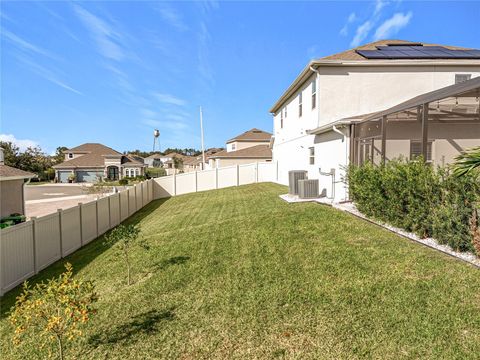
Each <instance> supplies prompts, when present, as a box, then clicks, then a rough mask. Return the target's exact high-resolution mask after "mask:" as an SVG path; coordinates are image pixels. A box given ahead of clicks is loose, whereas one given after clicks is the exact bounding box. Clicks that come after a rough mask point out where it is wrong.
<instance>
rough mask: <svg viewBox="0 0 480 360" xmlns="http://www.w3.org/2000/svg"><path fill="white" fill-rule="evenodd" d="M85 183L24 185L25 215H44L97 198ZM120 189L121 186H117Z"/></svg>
mask: <svg viewBox="0 0 480 360" xmlns="http://www.w3.org/2000/svg"><path fill="white" fill-rule="evenodd" d="M85 186H86V184H47V185H26V186H25V215H26V216H27V217H28V218H31V217H32V216H37V217H38V216H44V215H48V214H51V213H53V212H55V211H57V209H68V208H70V207H73V206H76V205H78V203H80V202H81V203H86V202H89V201H93V200H95V199H96V198H97V196H98V195H97V194H89V193H88V192H87V191H86V189H85ZM117 188H118V190H119V191H120V190H121V189H123V187H117Z"/></svg>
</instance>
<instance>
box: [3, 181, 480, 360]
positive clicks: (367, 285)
mask: <svg viewBox="0 0 480 360" xmlns="http://www.w3.org/2000/svg"><path fill="white" fill-rule="evenodd" d="M284 192H286V188H285V187H283V186H279V185H274V184H256V185H248V186H241V187H238V188H229V189H223V190H216V191H209V192H202V193H197V194H190V195H182V196H178V197H175V198H171V199H168V200H162V201H156V202H153V203H151V204H150V205H148V206H147V207H145V208H144V209H143V210H141V211H140V212H139V213H137V214H136V215H135V216H134V217H133V218H131V219H130V220H129V221H130V222H139V223H140V224H141V227H142V232H143V234H144V236H145V237H146V238H147V239H148V240H149V241H150V243H151V246H152V248H151V250H150V251H149V252H147V253H143V252H142V251H141V250H135V254H134V259H133V262H134V273H133V279H134V281H135V283H134V284H133V285H132V286H130V287H127V286H125V285H124V283H125V274H124V268H123V264H121V263H115V262H114V257H113V255H112V254H113V253H112V251H113V250H112V249H110V248H108V247H106V246H105V245H104V244H103V241H102V240H101V239H99V240H97V241H95V242H93V243H91V244H90V245H89V246H86V247H85V248H83V249H81V250H79V251H77V252H76V253H75V254H73V255H72V256H70V257H69V258H68V259H67V260H68V261H70V262H71V263H72V264H73V266H74V270H75V272H76V273H77V275H76V276H78V277H81V278H87V279H93V280H95V283H96V285H97V290H98V293H99V295H100V300H99V302H98V304H97V305H98V310H99V312H98V314H97V315H96V316H95V317H94V318H93V320H92V321H91V322H90V323H89V325H88V326H87V328H86V332H85V337H84V338H83V339H81V340H78V341H77V342H75V343H73V344H69V345H68V346H67V350H66V351H67V358H71V359H73V358H75V359H127V358H128V359H160V358H163V359H226V358H234V359H275V358H279V359H282V358H284V359H347V358H348V359H355V358H377V359H399V358H405V359H418V358H427V359H440V358H442V359H446V358H448V359H453V358H455V359H478V358H479V357H480V272H479V270H477V269H475V268H474V267H472V266H469V265H467V264H465V263H462V262H460V261H457V260H455V259H453V258H450V257H448V256H446V255H443V254H441V253H438V252H435V251H433V250H431V249H428V248H425V247H422V246H420V245H418V244H415V243H412V242H409V241H408V240H406V239H403V238H401V237H398V236H396V235H394V234H392V233H390V232H387V231H385V230H382V229H380V228H378V227H375V226H374V225H372V224H369V223H367V222H364V221H361V220H359V219H357V218H355V217H353V216H351V215H348V214H346V213H342V212H340V211H337V210H335V209H332V208H329V207H326V206H322V205H318V204H310V203H303V204H287V203H285V202H283V201H282V200H280V199H279V197H278V195H279V194H281V193H284ZM63 262H64V261H61V262H59V263H58V264H55V265H54V266H52V267H50V268H49V269H47V270H46V271H44V272H42V273H41V274H39V276H37V277H36V278H35V280H38V279H45V278H49V277H51V276H53V275H58V274H59V273H60V272H61V271H62V270H63ZM17 293H18V291H17V290H15V291H12V292H10V293H9V294H7V295H6V296H4V298H3V299H2V311H1V319H0V335H1V354H2V359H7V358H8V359H35V358H44V357H46V355H47V351H46V350H39V349H38V347H37V346H35V343H34V342H33V340H34V339H32V341H31V342H29V343H25V344H24V345H23V346H21V347H19V348H14V347H13V345H12V344H11V341H10V336H11V331H12V330H11V328H10V326H9V323H8V319H7V315H8V311H9V308H10V306H11V305H12V304H13V303H14V298H15V296H16V295H17ZM54 349H55V348H54Z"/></svg>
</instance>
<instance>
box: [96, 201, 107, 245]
mask: <svg viewBox="0 0 480 360" xmlns="http://www.w3.org/2000/svg"><path fill="white" fill-rule="evenodd" d="M97 221H98V236H100V235H102V234H104V233H106V232H107V231H108V230H109V229H110V206H109V200H108V197H104V198H101V199H98V200H97Z"/></svg>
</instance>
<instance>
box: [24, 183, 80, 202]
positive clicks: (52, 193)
mask: <svg viewBox="0 0 480 360" xmlns="http://www.w3.org/2000/svg"><path fill="white" fill-rule="evenodd" d="M86 194H87V192H86V191H85V190H84V186H81V185H77V184H68V185H67V184H65V185H26V186H25V201H30V200H41V199H54V198H57V197H58V198H60V197H66V196H76V195H86Z"/></svg>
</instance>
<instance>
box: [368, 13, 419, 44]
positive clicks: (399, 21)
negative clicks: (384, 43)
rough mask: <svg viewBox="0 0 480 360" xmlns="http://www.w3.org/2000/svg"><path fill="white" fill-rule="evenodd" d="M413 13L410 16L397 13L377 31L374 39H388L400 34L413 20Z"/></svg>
mask: <svg viewBox="0 0 480 360" xmlns="http://www.w3.org/2000/svg"><path fill="white" fill-rule="evenodd" d="M412 15H413V14H412V12H411V11H410V12H409V13H408V14H404V13H396V14H394V15H393V16H392V17H391V18H390V19H387V20H385V21H384V22H383V24H382V25H380V26H379V27H378V28H377V30H376V31H375V35H374V39H375V40H380V39H386V38H388V37H390V36H392V35H395V34H396V33H398V32H399V31H400V30H401V29H402V28H404V27H405V26H407V25H408V23H409V22H410V19H411V18H412Z"/></svg>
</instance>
